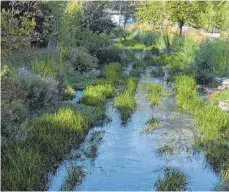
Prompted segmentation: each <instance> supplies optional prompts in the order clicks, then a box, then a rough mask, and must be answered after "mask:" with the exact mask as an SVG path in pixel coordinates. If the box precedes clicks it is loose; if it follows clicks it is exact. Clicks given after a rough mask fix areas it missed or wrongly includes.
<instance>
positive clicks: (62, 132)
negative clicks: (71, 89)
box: [2, 108, 89, 191]
mask: <svg viewBox="0 0 229 192" xmlns="http://www.w3.org/2000/svg"><path fill="white" fill-rule="evenodd" d="M88 128H89V121H88V119H87V118H86V117H84V116H83V115H82V114H80V113H79V112H76V111H74V110H72V109H70V108H61V109H60V110H59V111H58V112H57V113H55V114H45V115H43V116H42V117H39V118H36V119H34V120H32V121H31V122H29V123H28V124H27V125H25V127H24V128H23V133H24V134H23V136H24V137H23V141H21V142H20V143H19V142H18V143H19V144H17V143H16V144H12V145H10V146H7V147H5V149H3V153H4V154H3V156H2V157H3V159H2V160H3V163H4V166H3V168H2V170H3V174H4V180H3V186H2V189H5V190H20V191H23V190H25V191H26V190H44V188H45V183H46V182H47V179H48V172H49V171H51V170H52V169H53V168H55V166H56V165H57V164H58V163H59V162H60V161H61V160H62V159H63V157H64V155H65V154H66V153H68V152H69V150H70V149H72V148H73V147H77V145H79V143H80V142H81V141H82V140H83V138H84V137H85V135H86V133H87V132H88Z"/></svg>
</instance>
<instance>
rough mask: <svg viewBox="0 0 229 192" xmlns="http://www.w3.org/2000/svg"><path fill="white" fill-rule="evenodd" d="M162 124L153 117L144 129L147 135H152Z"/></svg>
mask: <svg viewBox="0 0 229 192" xmlns="http://www.w3.org/2000/svg"><path fill="white" fill-rule="evenodd" d="M159 123H160V120H159V119H157V118H155V117H152V118H151V119H149V120H148V121H147V122H146V126H145V127H144V132H145V133H151V132H152V131H153V130H154V129H155V128H156V127H157V126H158V125H159Z"/></svg>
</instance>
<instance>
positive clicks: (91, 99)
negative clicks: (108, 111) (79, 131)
mask: <svg viewBox="0 0 229 192" xmlns="http://www.w3.org/2000/svg"><path fill="white" fill-rule="evenodd" d="M113 94H114V88H113V87H112V85H110V84H104V85H94V86H93V85H89V86H87V87H86V89H85V90H84V91H83V98H82V103H84V104H86V105H92V106H99V105H102V104H103V102H104V101H105V99H106V98H107V97H110V96H112V95H113Z"/></svg>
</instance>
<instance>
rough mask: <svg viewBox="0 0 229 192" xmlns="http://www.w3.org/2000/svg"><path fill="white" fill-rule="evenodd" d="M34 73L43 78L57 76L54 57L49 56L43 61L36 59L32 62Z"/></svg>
mask: <svg viewBox="0 0 229 192" xmlns="http://www.w3.org/2000/svg"><path fill="white" fill-rule="evenodd" d="M31 65H32V71H33V72H34V73H38V74H39V75H41V76H42V77H43V76H56V74H57V73H56V62H55V58H54V55H48V56H46V58H44V59H42V60H40V61H39V60H38V59H35V60H33V61H32V62H31Z"/></svg>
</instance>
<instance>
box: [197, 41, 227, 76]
mask: <svg viewBox="0 0 229 192" xmlns="http://www.w3.org/2000/svg"><path fill="white" fill-rule="evenodd" d="M228 50H229V45H228V41H225V40H216V41H213V42H203V43H201V45H200V49H199V50H198V51H197V53H196V57H195V66H196V73H197V74H198V75H203V76H206V75H208V74H210V75H212V74H213V75H216V76H219V77H229V51H228Z"/></svg>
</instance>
